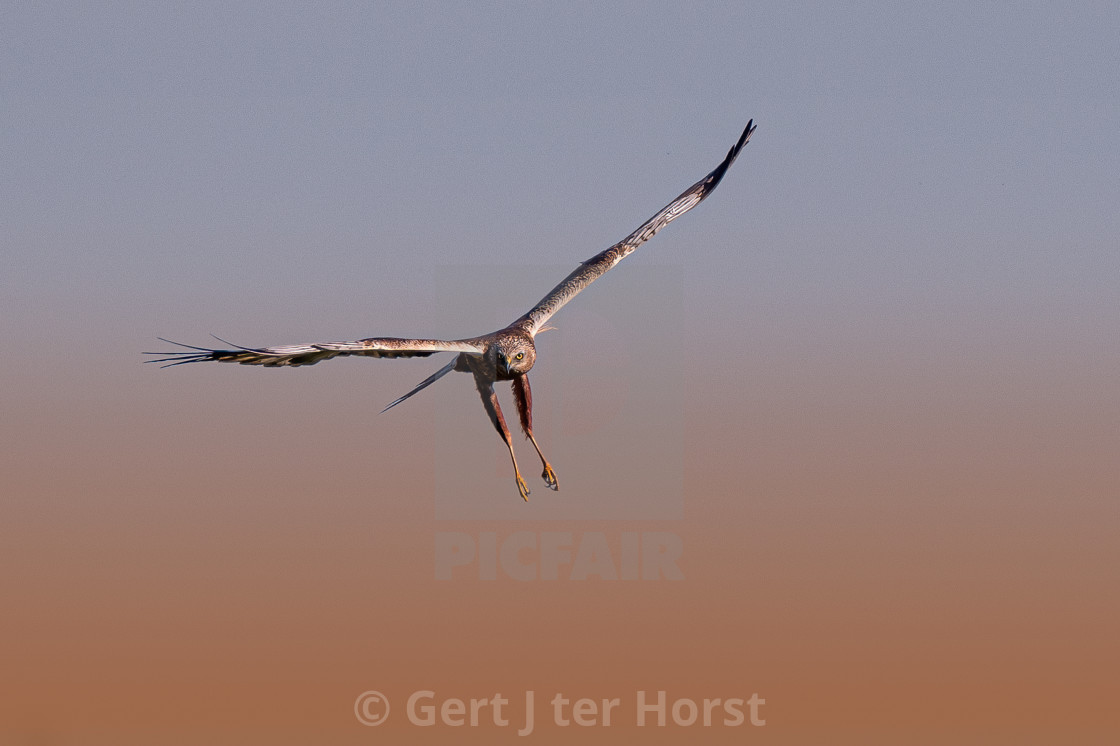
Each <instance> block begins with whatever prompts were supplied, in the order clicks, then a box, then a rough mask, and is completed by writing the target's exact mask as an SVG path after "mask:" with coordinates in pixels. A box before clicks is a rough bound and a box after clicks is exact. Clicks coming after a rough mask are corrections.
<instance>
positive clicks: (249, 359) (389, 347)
mask: <svg viewBox="0 0 1120 746" xmlns="http://www.w3.org/2000/svg"><path fill="white" fill-rule="evenodd" d="M159 339H160V341H163V342H167V343H168V344H173V345H178V346H179V347H184V348H186V349H187V350H192V351H191V352H145V353H144V354H145V355H160V356H161V357H158V358H153V359H151V360H147V361H145V362H149V363H165V365H163V366H162V367H164V368H166V367H169V366H172V365H182V364H183V363H203V362H206V361H209V360H215V361H217V362H220V363H241V364H242V365H264V366H266V367H270V368H276V367H283V366H290V367H296V366H299V365H314V364H315V363H317V362H319V361H320V360H330V359H331V358H332V357H344V356H346V355H364V356H366V357H427V356H428V355H434V354H435V353H437V352H470V353H481V352H483V347H482V346H480V345H478V344H475V343H473V342H469V341H465V340H456V341H450V342H448V341H444V340H440V339H397V338H396V337H371V338H370V339H359V340H357V341H356V342H320V343H318V344H302V345H281V346H278V347H260V348H257V347H241V346H239V345H235V344H232V343H230V342H226V341H225V340H224V339H218V338H217V337H215V339H218V341H219V342H222V343H223V344H227V345H230V347H234V348H236V349H232V350H218V349H211V348H209V347H195V346H194V345H185V344H183V343H181V342H172V341H171V340H170V339H164V338H163V337H160V338H159Z"/></svg>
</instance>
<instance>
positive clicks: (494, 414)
mask: <svg viewBox="0 0 1120 746" xmlns="http://www.w3.org/2000/svg"><path fill="white" fill-rule="evenodd" d="M474 383H475V386H477V387H478V393H479V395H480V396H481V397H482V406H483V407H485V408H486V414H488V415H490V422H492V423H493V424H494V429H496V430H497V431H498V435H501V436H502V440H504V441H505V443H506V448H508V449H509V457H510V459H511V460H512V461H513V475H514V477H516V478H517V491H518V492H520V493H521V497H522V498H523V499H524V500H525V501H526V502H528V501H529V487H528V486H526V484H525V480H524V479H522V478H521V471H520V470H519V469H518V468H517V456H515V455H514V454H513V438H511V437H510V434H509V428H508V427H506V418H505V417H503V416H502V408H501V406H500V405H499V404H498V395H497V394H496V393H495V392H494V383H493V382H492V381H490V380H488V379H486V378H485V377H483V376H481V375H479V374H478V373H477V372H476V373H475V376H474Z"/></svg>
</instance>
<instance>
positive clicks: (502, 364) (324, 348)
mask: <svg viewBox="0 0 1120 746" xmlns="http://www.w3.org/2000/svg"><path fill="white" fill-rule="evenodd" d="M754 129H755V128H754V120H751V121H750V122H747V126H746V128H745V129H744V130H743V134H742V135H741V136H740V137H739V141H738V142H736V143H735V145H734V146H733V147H732V148H731V150H729V151H728V153H727V156H726V157H725V158H724V159H723V161H722V162H721V163H720V164H719V165H718V166H716V168H715V170H713V171H712V172H711V173H710V174H708V175H707V176H705V177H704V178H703V179H701V180H700V181H698V182H696V183H695V184H693V185H692V186H691V187H689V188H688V189H686V190H685V191H684V192H683V193H682V194H681V195H680V196H679V197H677V198H676V199H675V200H673V201H672V202H670V203H669V204H668V205H666V206H665V207H664V208H663V209H662V210H661V211H659V212H658V213H657V214H656V215H654V216H653V217H652V218H650V219H649V220H647V221H646V222H645V223H643V224H642V225H641V226H639V227H638V229H637V230H635V231H634V232H633V233H631V234H630V235H629V236H627V237H626V238H624V239H623V240H622V241H620V242H618V243H617V244H615V245H614V246H611V247H610V248H609V249H606V250H605V251H602V252H600V253H598V254H596V255H595V256H593V257H591V258H590V259H588V260H587V261H585V262H583V263H582V264H580V266H579V267H577V268H576V269H575V270H574V271H573V272H572V273H571V274H569V275H568V276H567V277H566V278H564V280H563V281H562V282H561V283H560V284H559V285H557V286H556V287H554V288H553V289H552V290H551V291H550V292H549V293H548V294H547V295H546V296H545V297H544V298H542V299H541V301H540V302H539V303H537V305H536V306H534V307H533V308H532V309H530V310H529V311H528V312H527V313H526V314H525V315H524V316H521V317H520V318H518V319H517V320H516V321H514V322H513V323H512V324H510V325H509V326H507V327H505V328H504V329H499V330H498V331H496V332H491V333H490V334H485V335H483V336H481V337H472V338H469V339H457V340H438V339H399V338H396V337H371V338H369V339H360V340H357V341H354V342H319V343H312V344H298V345H281V346H277V347H260V348H256V347H240V346H238V345H233V344H230V343H228V342H225V341H224V340H221V339H219V340H218V341H220V342H223V343H224V344H229V345H230V347H232V348H234V349H215V348H209V347H195V346H193V345H184V344H182V343H179V342H171V340H167V339H163V338H162V337H161V338H160V339H161V340H162V341H164V342H168V343H170V344H174V345H178V346H179V347H182V348H185V349H186V350H189V352H159V353H145V354H149V355H158V356H159V357H156V358H154V359H152V360H149V361H148V362H156V363H164V364H165V365H164V367H168V366H172V365H182V364H184V363H200V362H206V361H216V362H222V363H240V364H242V365H263V366H266V367H298V366H301V365H314V364H315V363H318V362H320V361H322V360H329V359H331V358H334V357H345V356H348V355H361V356H365V357H427V356H429V355H434V354H435V353H437V352H457V353H459V354H458V355H457V356H456V357H455V358H454V359H453V360H451V361H450V362H449V363H448V364H447V365H445V366H444V367H443V368H441V369H440V370H438V371H436V373H434V374H433V375H431V376H429V377H428V378H426V379H425V380H424V381H422V382H420V383H419V384H418V385H417V386H416V387H415V388H413V389H412V390H411V391H409V392H408V393H407V394H405V395H404V396H402V397H400V398H398V399H397V400H395V401H393V402H392V403H391V404H389V406H387V407H386V408H385V409H386V410H388V409H391V408H392V407H394V406H396V405H397V404H400V403H401V402H402V401H404V400H405V399H407V398H409V397H410V396H412V395H413V394H415V393H417V392H418V391H420V390H422V389H424V388H426V387H428V386H430V385H431V384H433V383H435V382H436V381H437V380H439V379H440V378H441V377H443V376H444V375H446V374H448V373H451V372H452V371H459V372H463V373H470V374H472V376H473V377H474V380H475V387H476V388H477V389H478V392H479V395H480V396H481V397H482V404H483V408H484V409H485V410H486V413H487V415H488V416H489V418H490V421H491V424H493V425H494V428H495V429H496V430H497V431H498V434H499V435H501V436H502V440H503V441H504V442H505V444H506V447H507V448H508V449H509V455H510V459H511V460H512V461H513V470H514V476H515V477H516V479H517V489H518V491H519V492H520V493H521V496H522V497H523V498H525V499H526V500H528V499H529V488H528V487H527V486H526V485H525V480H524V479H522V477H521V471H520V470H519V469H518V467H517V457H516V455H514V452H513V441H512V438H511V437H510V433H509V428H508V426H507V425H506V421H505V417H504V416H503V414H502V410H501V407H500V406H499V404H498V397H497V395H496V394H495V392H494V383H495V382H496V381H511V382H512V385H513V393H514V400H515V402H516V404H517V411H518V415H519V419H520V421H521V429H522V430H523V431H524V433H525V436H526V437H527V438H528V439H529V440H530V441H531V442H532V444H533V447H534V449H535V450H536V452H537V455H538V456H540V459H541V463H542V465H543V466H544V471H543V472H542V474H541V476H542V478H543V479H544V481H545V484H546V485H547V486H548V487H549V488H551V489H553V490H555V489H557V481H556V474H555V472H553V470H552V467H551V466H550V465H549V463H548V461H547V460H546V459H545V457H544V454H543V453H542V452H541V448H540V446H539V445H538V444H537V440H536V438H535V437H533V419H532V410H533V403H532V402H533V399H532V394H531V390H530V388H529V377H528V375H527V374H528V372H529V370H530V369H531V368H532V367H533V364H534V362H536V346H535V345H534V337H535V336H536V335H537V333H539V332H540V331H542V330H543V329H544V328H545V326H544V325H545V323H546V322H547V321H548V320H549V318H551V317H552V315H553V314H555V313H556V312H557V311H559V310H560V309H561V308H562V307H563V306H564V305H565V304H566V303H567V302H568V301H570V300H571V299H572V298H574V297H575V296H576V295H578V294H579V293H580V291H582V290H583V289H584V288H586V287H587V286H588V285H590V284H591V283H592V282H594V281H595V280H596V279H598V278H599V277H601V276H602V275H603V274H605V273H606V272H607V270H609V269H611V267H614V266H615V265H616V264H618V263H619V262H620V261H622V259H624V258H625V257H626V256H627V255H628V254H630V253H631V252H632V251H634V249H636V248H638V247H639V246H640V245H642V244H643V243H645V242H646V241H648V240H649V239H650V238H652V237H653V235H654V234H655V233H657V232H658V231H659V230H661V229H662V228H664V227H665V226H666V225H668V224H669V223H670V222H672V221H673V220H675V219H677V218H678V217H680V216H681V215H683V214H685V213H686V212H688V211H689V210H691V209H692V208H693V207H695V206H696V205H698V204H700V202H701V201H703V199H704V198H705V197H707V196H708V195H709V194H711V193H712V191H713V190H715V188H716V187H717V186H718V185H719V182H720V180H722V179H723V176H724V174H726V173H727V169H728V168H729V167H730V166H731V164H732V163H734V161H735V158H736V157H738V155H739V151H741V150H742V149H743V146H744V145H746V144H747V142H748V141H749V140H750V137H751V134H752V133H753V132H754ZM382 411H385V410H382Z"/></svg>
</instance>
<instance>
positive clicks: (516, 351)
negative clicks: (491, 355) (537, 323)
mask: <svg viewBox="0 0 1120 746" xmlns="http://www.w3.org/2000/svg"><path fill="white" fill-rule="evenodd" d="M495 348H496V349H495V352H496V354H497V360H495V362H496V363H497V366H498V372H499V373H502V374H504V375H507V376H515V375H522V374H524V373H528V372H529V370H530V369H531V368H532V367H533V363H535V362H536V361H537V350H536V347H535V346H534V345H533V340H532V338H531V337H529V336H528V335H525V336H521V335H517V336H509V337H503V338H502V339H500V340H498V344H497V345H495Z"/></svg>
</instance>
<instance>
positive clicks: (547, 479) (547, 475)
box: [541, 464, 560, 490]
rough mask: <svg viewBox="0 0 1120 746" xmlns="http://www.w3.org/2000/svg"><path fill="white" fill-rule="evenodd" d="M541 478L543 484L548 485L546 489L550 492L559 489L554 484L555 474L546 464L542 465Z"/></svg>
mask: <svg viewBox="0 0 1120 746" xmlns="http://www.w3.org/2000/svg"><path fill="white" fill-rule="evenodd" d="M541 477H542V478H543V479H544V483H545V484H547V485H548V488H549V489H550V490H558V489H560V486H559V485H558V484H557V483H556V472H554V471H553V470H552V467H551V466H549V465H548V464H545V465H544V472H543V473H542V474H541Z"/></svg>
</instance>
